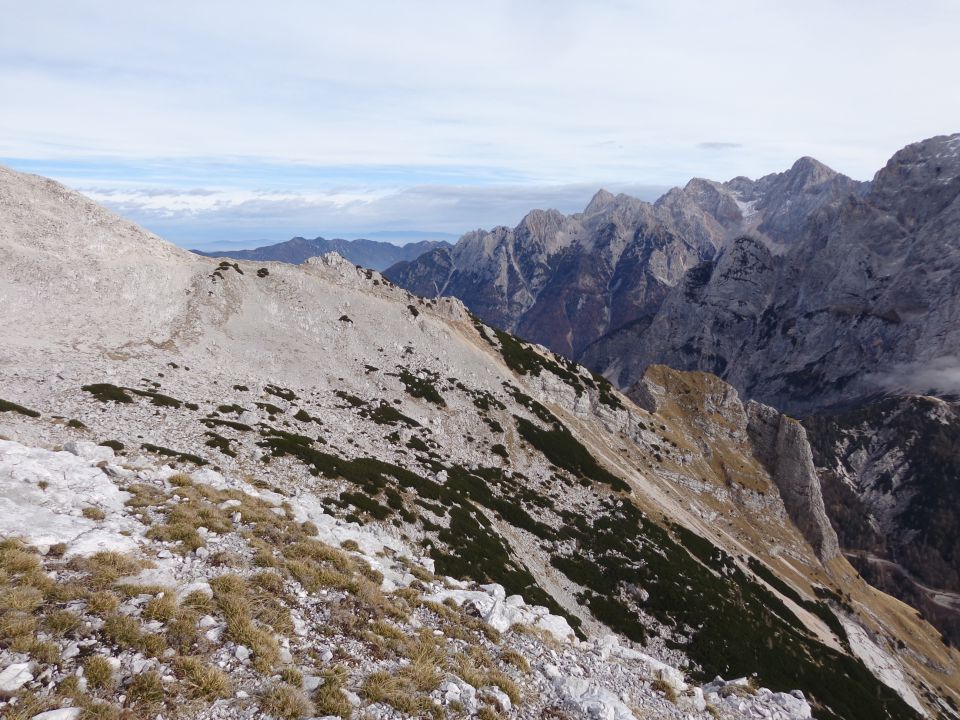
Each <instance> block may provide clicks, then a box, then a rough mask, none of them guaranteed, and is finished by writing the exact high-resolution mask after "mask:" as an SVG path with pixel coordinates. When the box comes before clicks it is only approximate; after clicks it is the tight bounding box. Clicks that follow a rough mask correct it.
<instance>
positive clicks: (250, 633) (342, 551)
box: [0, 163, 960, 720]
mask: <svg viewBox="0 0 960 720" xmlns="http://www.w3.org/2000/svg"><path fill="white" fill-rule="evenodd" d="M808 165H809V166H810V167H807V166H808ZM795 170H798V169H797V168H795ZM799 170H800V171H803V174H804V177H809V178H810V181H811V182H813V183H814V185H815V186H817V187H821V186H824V184H826V186H824V188H823V190H822V192H821V191H817V192H813V191H812V190H811V201H810V202H811V203H812V204H814V205H815V204H817V203H819V202H820V201H821V200H823V198H824V197H825V196H827V195H831V194H832V193H833V190H832V189H830V188H831V187H833V185H838V186H844V187H845V186H846V185H847V181H845V180H843V179H837V178H836V177H835V176H834V175H833V174H831V173H828V172H827V171H826V170H824V169H822V168H821V167H818V166H815V165H812V164H810V163H804V166H803V167H800V168H799ZM791 172H793V171H791ZM788 180H789V179H783V180H782V181H783V182H784V183H786V184H788V185H789V184H790V183H789V182H787V181H788ZM778 182H779V181H778ZM744 183H746V181H744ZM769 184H770V185H771V187H772V186H773V185H774V181H773V180H770V181H769ZM801 184H803V183H801ZM744 187H746V186H745V185H744ZM777 187H779V185H778V186H777ZM805 187H806V185H805ZM857 187H858V186H857ZM714 189H716V190H717V192H718V193H719V194H720V195H722V196H724V195H725V194H727V193H735V192H746V190H735V189H733V186H732V185H728V186H719V189H718V188H716V187H715V188H714ZM854 189H855V190H856V189H857V188H856V187H855V188H854ZM758 192H759V191H758ZM698 193H699V191H698ZM708 195H709V193H707V192H706V189H705V190H704V193H702V194H698V195H697V196H698V197H702V198H704V199H703V203H707V200H706V199H705V198H707V197H708ZM731 197H732V195H731ZM751 197H752V196H751ZM764 197H768V196H764ZM761 199H762V198H760V197H759V196H758V198H757V200H756V203H757V206H759V205H760V202H761ZM741 202H743V203H748V202H753V200H741ZM770 202H772V200H771V201H770ZM722 204H723V203H722V202H721V203H718V205H717V207H719V205H722ZM596 205H597V206H602V208H598V207H594V208H593V210H594V211H595V212H593V211H591V212H588V213H585V214H584V215H583V216H580V217H577V218H574V219H573V220H570V219H565V218H563V217H562V216H559V215H557V214H553V213H543V214H537V215H534V216H530V217H528V218H527V220H526V221H525V225H524V226H523V228H524V229H522V230H521V231H519V232H521V233H528V235H527V237H529V238H530V239H531V244H530V245H529V247H530V248H534V249H531V254H530V256H529V257H531V258H533V257H536V256H537V253H540V252H541V251H542V252H544V253H546V252H548V248H547V246H548V245H549V246H550V247H551V248H552V247H553V246H554V245H555V244H556V245H559V246H562V245H564V243H567V244H568V245H569V238H568V237H567V236H566V235H565V234H564V232H566V231H562V230H561V229H562V228H567V229H568V231H569V232H571V233H573V232H575V231H576V232H580V230H577V228H582V229H583V232H586V228H587V227H588V226H591V223H594V221H595V220H596V225H593V227H599V226H600V224H601V222H607V221H608V222H607V224H608V226H609V227H611V228H612V229H611V230H610V231H609V232H608V233H606V234H604V233H601V235H602V236H603V237H605V238H606V240H604V241H603V242H607V243H608V245H607V247H609V248H613V247H614V246H619V245H621V240H622V239H623V237H624V236H623V235H622V233H621V230H622V229H623V228H625V227H626V224H625V223H626V222H627V218H628V217H640V216H645V217H646V216H649V217H650V218H651V220H650V223H651V224H650V225H649V235H648V236H646V237H647V240H645V241H644V243H646V245H644V246H645V247H648V248H653V247H655V246H656V247H659V248H660V250H658V251H657V252H656V253H653V255H656V256H657V257H658V258H660V259H661V260H663V263H664V264H663V265H662V266H661V267H665V268H669V267H671V266H674V260H676V263H677V264H676V267H675V269H676V271H677V272H678V273H679V272H680V269H679V266H680V265H682V264H684V263H687V262H688V261H689V262H693V260H694V259H695V258H699V254H700V253H701V252H708V250H709V248H710V247H719V244H720V241H719V238H720V236H721V235H723V234H725V233H727V232H728V230H726V229H724V227H725V226H724V225H722V224H721V222H720V220H716V219H715V220H713V221H710V222H707V220H705V218H708V217H709V218H713V217H714V216H713V215H711V214H710V213H708V212H707V211H705V210H702V209H701V210H697V211H696V212H695V213H694V215H695V216H696V218H698V219H697V220H695V221H694V220H691V222H692V223H694V224H696V223H699V222H701V221H702V222H703V227H709V228H710V229H711V230H710V233H711V234H708V235H704V236H703V237H702V238H701V239H700V240H699V241H690V242H683V243H679V241H677V240H676V238H675V237H674V236H673V235H672V232H673V230H671V229H670V228H668V227H667V225H666V224H662V222H661V221H662V219H663V217H665V215H663V213H669V214H670V216H671V217H673V218H674V220H673V222H675V223H680V222H681V220H683V219H684V214H683V213H682V212H680V210H679V209H675V210H676V211H675V212H674V211H672V210H668V208H667V206H668V205H669V203H663V204H662V205H659V206H658V207H656V208H653V207H650V206H642V205H641V204H638V203H637V202H635V201H632V200H630V199H625V198H613V199H611V198H609V197H607V196H604V195H601V196H599V197H598V198H597V199H596ZM694 206H696V207H697V208H699V207H700V206H699V205H696V204H695V203H694ZM733 209H736V212H737V213H740V219H737V218H736V216H733V217H732V219H731V222H732V223H733V225H737V224H738V223H740V222H741V221H742V220H743V219H744V217H745V214H746V212H747V211H746V210H743V211H741V209H740V206H739V205H737V204H736V202H734V203H733ZM588 210H589V209H588ZM758 212H761V211H760V210H758ZM771 212H772V211H771ZM904 212H907V213H919V212H920V211H919V210H918V209H917V208H916V206H915V205H914V204H912V203H908V207H907V208H905V209H904ZM788 215H789V213H785V214H783V215H777V216H776V217H781V218H786V217H787V216H788ZM601 217H604V218H606V219H607V220H606V221H601V220H600V218H601ZM764 217H765V216H764ZM770 217H771V218H773V217H774V215H773V214H771V215H770ZM905 217H906V216H905ZM656 218H660V220H656ZM688 219H689V218H688ZM757 222H760V223H761V225H762V221H760V220H757ZM771 223H772V224H771V225H770V228H771V230H770V233H769V234H768V235H769V242H770V245H769V246H768V245H766V244H764V245H763V247H764V248H769V247H774V248H775V247H776V245H777V244H782V245H784V246H790V245H791V244H792V243H794V242H796V240H795V239H792V238H791V237H790V236H789V235H790V234H789V233H786V234H784V233H782V232H781V231H780V230H776V231H774V228H779V227H781V225H777V224H776V223H774V222H773V221H772V220H771ZM784 223H785V224H786V225H789V224H790V222H789V220H784ZM672 227H679V225H674V226H672ZM731 227H732V226H731ZM758 227H759V225H758ZM617 228H620V229H617ZM498 232H499V235H501V236H503V237H507V236H509V235H510V234H511V232H513V231H506V230H503V231H498ZM730 232H738V231H736V230H730ZM713 233H715V234H713ZM496 235H497V233H494V234H493V235H482V234H478V235H476V236H471V237H472V239H471V240H470V241H469V242H468V243H466V244H465V245H464V247H463V248H461V246H458V248H460V249H459V250H456V251H455V252H454V253H452V255H451V257H458V256H457V253H458V252H466V251H467V250H469V251H470V252H474V253H476V254H477V255H476V257H478V258H479V257H482V256H484V254H485V253H487V252H488V251H489V253H490V254H492V255H496V256H497V257H500V258H502V259H503V261H504V263H505V264H504V265H502V266H501V267H503V268H504V272H505V273H506V275H505V276H503V277H505V278H508V279H509V278H512V277H514V276H513V275H511V272H513V270H511V269H510V268H514V270H515V269H516V268H515V267H514V265H513V264H512V260H511V261H510V262H508V260H509V259H510V258H512V257H515V256H513V255H511V254H510V253H512V252H513V251H512V250H510V251H506V250H503V251H501V250H496V249H495V248H496V247H499V245H498V244H497V243H498V242H499V241H498V240H497V239H496ZM514 235H515V234H514ZM582 237H586V235H584V236H582ZM534 238H536V239H538V240H537V242H542V245H543V247H541V248H540V250H536V249H535V244H533V239H534ZM501 239H502V238H501ZM647 241H649V242H647ZM698 243H699V244H698ZM508 245H509V243H508ZM640 245H643V243H640ZM640 245H633V246H632V247H639V246H640ZM465 248H466V249H465ZM0 249H2V258H3V270H4V272H3V275H2V277H0V332H2V338H3V350H2V353H0V436H2V438H0V536H2V539H0V714H2V715H3V716H4V717H5V718H6V717H9V718H33V719H35V720H43V719H45V720H51V719H52V718H53V719H56V718H59V719H60V720H65V719H68V718H69V719H76V718H81V717H83V718H87V717H89V718H114V717H132V718H139V717H143V718H156V717H163V718H210V719H213V718H223V719H230V720H234V719H236V720H239V719H241V718H264V717H271V718H307V717H329V716H337V717H342V718H351V717H355V718H359V717H368V718H381V719H383V720H387V719H389V718H398V717H409V716H416V717H424V716H430V717H436V718H446V717H449V718H456V717H479V718H484V720H493V719H494V718H498V717H518V718H541V717H550V718H561V719H562V718H576V717H593V718H609V719H617V720H631V719H632V718H636V719H637V720H639V719H640V718H671V719H673V718H676V719H677V720H679V719H680V718H683V719H688V718H695V719H697V720H705V719H706V718H717V717H719V718H758V717H765V718H781V719H790V720H793V719H797V720H799V719H801V718H809V717H816V718H843V719H849V720H853V719H861V718H862V719H863V720H867V719H870V720H875V719H877V718H889V719H890V720H895V719H896V720H900V719H902V718H921V717H947V718H949V717H960V712H958V709H957V708H958V704H957V703H958V702H960V679H958V676H957V667H958V653H957V652H956V651H955V650H954V649H952V648H950V647H948V646H947V645H945V644H944V642H943V641H942V638H941V635H940V633H939V632H938V631H936V630H935V629H934V628H933V627H932V626H930V625H929V624H928V623H926V622H925V621H924V620H923V619H921V618H920V617H919V616H918V615H917V613H916V612H915V611H914V610H913V609H911V608H910V607H908V606H907V605H905V604H903V603H901V602H899V601H897V600H894V599H893V598H891V597H890V596H888V595H886V594H884V593H883V592H881V591H879V590H877V589H876V588H874V587H873V586H871V585H870V584H868V583H867V582H866V581H865V580H864V578H863V576H861V575H860V574H859V573H858V572H857V570H856V569H855V568H854V567H853V566H852V565H851V564H850V562H849V561H848V560H847V559H846V558H845V557H844V555H843V554H842V553H841V552H840V551H839V544H838V537H837V535H836V533H835V532H834V531H833V529H832V528H831V527H830V524H829V523H828V522H827V521H826V520H825V513H828V512H829V508H830V505H831V497H830V496H829V495H828V496H826V497H825V496H824V494H822V493H821V491H820V486H819V484H818V483H817V482H816V469H817V466H818V463H821V464H822V463H823V462H825V461H824V459H823V458H824V455H823V454H822V453H821V452H820V450H819V444H818V442H815V444H814V446H813V447H811V445H810V443H809V441H808V430H809V432H811V433H814V437H815V438H818V437H819V435H818V431H817V429H816V428H813V427H812V426H807V427H804V426H803V425H801V424H800V423H797V422H796V421H794V420H792V419H790V418H788V417H786V416H784V415H782V414H781V413H780V412H779V411H778V410H775V409H774V408H772V407H768V406H765V405H761V404H759V403H757V402H755V401H748V400H745V399H742V398H741V395H740V393H739V392H738V390H737V389H736V388H735V387H734V386H732V385H731V384H729V383H727V382H725V381H724V380H722V379H720V378H717V377H715V376H713V375H710V374H707V373H703V372H700V371H681V370H674V369H670V368H668V367H665V366H662V365H651V366H650V367H648V368H647V369H646V371H645V372H644V374H643V375H642V376H641V377H640V378H639V379H638V383H636V384H635V385H634V386H633V388H632V389H631V391H630V392H629V393H628V394H621V393H620V392H619V391H618V390H617V389H616V388H615V387H614V386H612V385H611V384H610V383H609V382H608V381H607V380H605V379H604V378H603V377H602V376H600V375H595V374H593V373H591V372H590V371H589V370H587V369H585V368H583V367H582V366H580V365H577V364H575V363H574V362H572V361H570V360H568V359H566V358H564V357H562V356H559V355H554V354H553V353H551V352H549V351H547V350H546V349H544V348H542V347H539V346H536V345H533V344H529V343H527V342H524V341H521V340H518V339H517V338H516V337H514V336H513V335H511V334H509V333H507V332H505V331H503V330H501V329H498V328H495V327H492V326H491V325H490V324H488V323H486V322H484V321H483V320H482V319H481V318H480V317H478V316H477V315H476V314H473V313H471V312H470V311H468V309H467V308H466V307H465V306H464V304H463V303H462V302H460V301H459V300H457V299H453V298H449V297H443V298H437V299H424V298H420V297H417V296H416V295H413V294H411V293H410V292H409V291H407V290H405V289H402V288H399V287H397V286H395V285H394V284H393V283H392V282H390V281H389V280H388V279H386V278H385V277H383V276H382V275H381V274H379V273H378V272H376V271H374V270H368V269H364V268H362V267H357V266H355V265H353V264H352V263H349V262H347V261H346V260H344V259H343V258H342V257H340V256H339V255H336V254H328V255H325V256H323V257H319V258H312V259H310V260H308V261H307V262H305V263H303V264H302V265H298V266H294V265H290V264H282V263H276V262H250V261H240V260H237V261H232V260H227V259H222V260H217V259H210V258H206V257H202V256H199V255H196V254H192V253H189V252H186V251H182V250H179V249H177V248H175V247H173V246H171V245H169V244H167V243H165V242H164V241H162V240H161V239H159V238H157V237H155V236H153V235H151V234H149V233H147V232H145V231H143V230H141V229H140V228H137V227H136V226H133V225H131V224H130V223H127V222H125V221H123V220H122V219H120V218H118V217H116V216H114V215H112V214H111V213H109V212H107V211H105V210H104V209H102V208H100V207H98V206H96V205H94V204H92V203H91V202H89V201H88V200H86V199H85V198H83V197H82V196H80V195H77V194H75V193H73V192H70V191H68V190H66V189H65V188H63V187H62V186H60V185H58V184H56V183H54V182H51V181H48V180H44V179H42V178H38V177H34V176H27V175H20V174H17V173H14V172H11V171H8V170H5V169H0ZM661 251H662V252H661ZM788 252H789V250H788ZM498 253H500V254H498ZM502 253H505V254H502ZM657 253H660V254H657ZM674 253H676V254H674ZM434 255H436V253H435V254H434ZM458 262H459V261H458ZM477 266H478V267H479V266H480V265H479V263H478V265H477ZM548 269H549V266H543V267H541V268H540V271H542V272H541V275H540V278H541V280H543V281H544V283H546V281H547V275H548V273H547V272H546V271H547V270H548ZM540 271H538V272H540ZM498 272H499V271H498ZM644 272H646V271H644ZM650 272H651V273H653V271H652V270H651V271H650ZM534 275H536V273H534ZM525 277H527V276H525ZM529 277H532V276H529ZM649 277H650V278H651V284H650V288H651V289H652V290H651V291H652V292H653V291H654V289H655V283H654V282H653V279H654V277H655V275H654V274H650V275H649ZM525 282H526V281H525ZM516 287H518V286H517V285H515V284H512V280H509V281H507V282H506V284H503V285H499V286H495V288H497V289H496V290H495V293H499V292H500V290H501V289H504V288H506V289H510V288H516ZM544 287H546V285H544ZM655 291H656V292H660V290H655ZM511 297H514V298H515V299H517V301H518V302H520V304H521V305H522V304H523V303H524V302H527V301H526V300H525V299H524V297H525V296H524V295H523V292H520V294H519V295H511ZM849 426H850V427H851V428H853V427H854V426H855V423H849ZM851 432H854V430H851ZM882 506H883V503H882V502H881V503H879V504H878V510H877V511H876V513H877V516H878V517H879V516H880V509H882Z"/></svg>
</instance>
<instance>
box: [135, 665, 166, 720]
mask: <svg viewBox="0 0 960 720" xmlns="http://www.w3.org/2000/svg"><path fill="white" fill-rule="evenodd" d="M126 695H127V699H126V704H127V707H131V708H135V709H137V710H143V711H144V713H143V714H144V716H149V715H151V714H152V712H151V711H152V710H155V709H156V707H157V706H158V705H160V704H161V703H163V700H164V696H165V691H164V689H163V680H162V679H161V678H160V673H158V672H156V671H154V670H150V671H148V672H145V673H141V674H139V675H135V676H134V677H133V680H131V681H130V684H129V685H128V686H127V688H126Z"/></svg>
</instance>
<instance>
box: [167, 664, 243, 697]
mask: <svg viewBox="0 0 960 720" xmlns="http://www.w3.org/2000/svg"><path fill="white" fill-rule="evenodd" d="M174 670H175V671H176V673H177V675H178V677H180V678H181V679H182V680H183V684H184V686H185V687H186V689H187V692H188V693H189V694H190V696H191V697H194V698H202V699H204V700H215V699H217V698H226V697H230V692H231V685H230V678H228V677H227V676H226V674H225V673H224V672H223V671H221V670H218V669H217V668H215V667H212V666H210V665H207V663H205V662H204V661H203V659H201V658H198V657H181V658H178V659H177V660H176V662H175V663H174Z"/></svg>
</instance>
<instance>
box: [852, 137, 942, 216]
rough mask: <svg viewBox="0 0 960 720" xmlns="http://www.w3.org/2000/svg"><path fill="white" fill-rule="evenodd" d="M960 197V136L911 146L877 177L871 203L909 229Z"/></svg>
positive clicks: (891, 159) (895, 157) (939, 138)
mask: <svg viewBox="0 0 960 720" xmlns="http://www.w3.org/2000/svg"><path fill="white" fill-rule="evenodd" d="M958 195H960V133H955V134H953V135H940V136H938V137H934V138H930V139H928V140H923V141H921V142H917V143H913V144H912V145H907V146H906V147H905V148H903V149H902V150H900V151H899V152H897V153H896V154H894V156H893V157H892V158H890V161H889V162H888V163H887V164H886V165H885V166H884V167H883V168H882V169H881V170H880V171H879V172H878V173H877V174H876V175H875V176H874V179H873V187H872V190H871V193H870V201H871V202H872V203H873V204H875V205H876V206H878V207H880V208H882V209H884V210H887V211H889V212H892V213H894V214H896V216H897V219H898V220H899V221H900V222H901V223H902V224H904V225H905V226H906V227H907V228H913V227H915V226H917V225H919V224H922V223H923V222H924V221H925V220H927V219H929V218H930V217H932V216H933V215H935V214H937V213H939V212H941V211H942V210H943V209H944V208H946V207H947V206H948V205H949V204H950V203H952V202H953V201H954V200H955V199H956V198H957V196H958Z"/></svg>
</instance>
